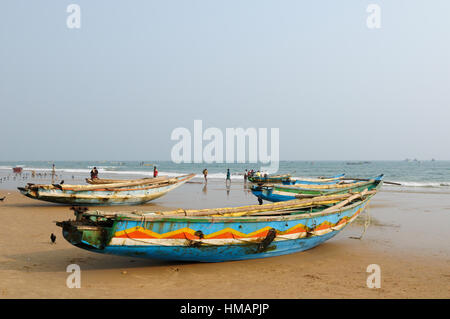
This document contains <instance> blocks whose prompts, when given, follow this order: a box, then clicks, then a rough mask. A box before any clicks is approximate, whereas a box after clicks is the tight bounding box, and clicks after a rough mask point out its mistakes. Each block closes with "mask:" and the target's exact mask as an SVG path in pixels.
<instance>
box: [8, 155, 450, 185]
mask: <svg viewBox="0 0 450 319" xmlns="http://www.w3.org/2000/svg"><path fill="white" fill-rule="evenodd" d="M53 163H54V164H55V168H56V173H57V174H58V177H59V178H69V179H73V180H76V181H84V178H86V177H89V172H90V170H91V169H92V168H93V167H94V166H96V167H97V168H98V170H99V177H103V178H124V179H125V178H137V177H146V176H152V175H153V165H156V166H157V168H158V171H159V175H168V176H178V175H182V174H188V173H195V174H197V176H196V178H197V179H202V178H203V175H202V171H203V169H204V168H207V169H208V179H211V180H217V181H220V180H225V177H226V170H227V168H229V169H230V171H231V179H232V180H234V181H239V180H241V181H242V180H243V174H244V171H245V169H247V170H250V169H255V170H258V169H259V166H258V164H251V163H250V164H249V163H247V164H237V163H235V164H226V163H224V164H215V163H214V164H175V163H173V162H171V161H145V162H142V161H55V162H49V161H8V162H0V182H2V183H1V184H0V188H5V187H6V184H7V183H4V182H5V181H6V180H10V179H11V180H12V179H14V180H17V181H20V180H22V179H25V177H29V176H30V175H31V171H35V173H36V175H39V176H44V175H45V176H46V177H47V174H49V173H50V172H51V169H52V164H53ZM16 166H21V167H23V174H24V176H25V177H23V178H20V177H19V176H15V174H14V173H13V171H12V168H13V167H16ZM279 167H280V168H279V171H278V173H279V174H288V173H289V174H291V175H292V176H293V177H317V176H332V175H337V174H341V173H345V174H346V176H347V177H360V178H368V177H373V176H376V175H379V174H384V175H385V180H386V181H391V182H396V183H400V184H402V186H401V187H395V186H392V187H391V186H389V185H385V186H386V187H387V188H388V189H392V190H396V189H398V190H402V191H408V190H410V191H417V190H421V191H440V192H442V191H443V192H446V191H449V192H450V161H418V160H412V161H411V160H409V161H406V160H405V161H369V162H365V161H364V162H349V161H281V162H280V165H279ZM2 184H3V185H2ZM386 187H384V188H386Z"/></svg>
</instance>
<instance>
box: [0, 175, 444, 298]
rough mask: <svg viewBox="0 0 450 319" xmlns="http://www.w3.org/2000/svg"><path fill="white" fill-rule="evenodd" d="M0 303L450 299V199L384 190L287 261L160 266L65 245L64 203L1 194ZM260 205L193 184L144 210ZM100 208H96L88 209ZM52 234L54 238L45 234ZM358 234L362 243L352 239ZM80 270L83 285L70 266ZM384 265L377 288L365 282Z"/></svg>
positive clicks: (233, 192)
mask: <svg viewBox="0 0 450 319" xmlns="http://www.w3.org/2000/svg"><path fill="white" fill-rule="evenodd" d="M3 196H6V199H5V201H3V202H0V233H1V234H2V235H1V236H0V247H1V249H0V298H449V297H450V245H449V242H450V241H449V239H450V236H449V234H448V231H447V225H449V223H450V196H449V195H448V194H439V193H438V194H434V193H420V192H416V193H405V192H391V191H381V192H380V193H379V194H377V195H376V196H375V197H374V199H373V200H372V202H371V204H370V207H369V210H368V212H369V214H370V217H371V223H370V226H369V227H368V229H367V230H366V231H365V232H364V234H363V231H364V223H365V220H366V218H367V216H368V215H367V214H366V213H365V214H363V215H362V216H360V218H359V219H358V220H356V221H355V223H353V224H352V225H351V226H349V227H347V228H346V229H345V230H344V231H343V232H341V233H340V234H339V235H337V236H336V237H335V238H333V239H331V240H329V241H328V242H326V243H324V244H322V245H320V246H318V247H316V248H313V249H311V250H308V251H305V252H301V253H295V254H291V255H286V256H280V257H272V258H265V259H256V260H247V261H235V262H224V263H186V262H165V261H157V260H146V259H138V258H127V257H118V256H111V255H102V254H96V253H92V252H88V251H84V250H82V249H79V248H76V247H74V246H72V245H70V244H69V243H68V242H66V241H65V239H64V238H63V237H62V235H61V229H60V228H59V227H57V226H56V225H55V221H62V220H67V219H69V218H73V212H72V211H71V210H69V208H68V207H67V206H61V205H57V204H51V203H44V202H40V201H36V200H32V199H28V198H26V197H24V196H22V195H20V194H19V192H18V191H16V190H12V188H11V190H0V197H3ZM250 203H252V204H254V203H256V199H255V197H254V196H253V195H252V194H251V193H248V191H246V190H245V189H244V187H243V184H242V183H233V185H232V187H231V188H230V189H228V190H227V189H226V188H225V185H224V183H222V182H215V183H209V185H208V186H207V187H205V186H204V185H203V184H202V182H200V181H197V182H194V183H189V184H186V185H184V186H183V187H181V188H179V189H176V190H174V191H173V192H171V193H169V194H167V195H166V196H164V197H162V198H160V199H158V200H156V201H154V202H153V203H150V204H147V205H145V206H133V207H124V206H122V207H103V208H101V210H116V211H117V210H135V209H138V210H147V211H151V210H160V209H168V208H174V207H176V208H178V207H184V208H203V207H221V206H237V205H241V204H250ZM95 209H97V208H95V207H92V208H90V210H95ZM51 233H54V234H56V236H57V239H56V243H55V244H52V243H51V242H50V234H51ZM361 234H363V237H362V239H355V237H356V238H357V237H360V236H361ZM69 264H78V265H79V266H80V267H81V288H80V289H70V288H68V287H67V286H66V279H67V276H68V275H69V273H67V272H66V267H67V266H68V265H69ZM370 264H378V265H379V266H380V267H381V288H374V289H369V288H368V287H367V285H366V280H367V277H368V276H369V273H367V272H366V269H367V266H368V265H370Z"/></svg>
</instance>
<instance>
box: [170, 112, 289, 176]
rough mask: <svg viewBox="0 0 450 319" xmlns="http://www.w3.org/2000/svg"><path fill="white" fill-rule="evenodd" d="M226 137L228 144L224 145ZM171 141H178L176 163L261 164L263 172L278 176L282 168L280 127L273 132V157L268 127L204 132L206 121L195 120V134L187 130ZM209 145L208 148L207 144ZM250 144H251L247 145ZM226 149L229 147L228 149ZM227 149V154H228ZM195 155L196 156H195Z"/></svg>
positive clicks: (175, 134)
mask: <svg viewBox="0 0 450 319" xmlns="http://www.w3.org/2000/svg"><path fill="white" fill-rule="evenodd" d="M224 136H225V143H224ZM170 138H171V140H173V141H178V143H176V144H175V145H174V146H173V147H172V152H171V158H172V161H173V162H174V163H177V164H179V163H224V162H226V163H258V162H259V163H261V164H263V165H267V164H268V166H262V167H261V170H263V171H267V172H268V173H269V174H273V173H276V172H277V171H278V167H279V140H280V130H279V128H271V129H270V154H268V152H269V147H268V146H269V145H268V144H269V141H268V129H267V128H258V129H256V128H253V127H251V128H247V129H243V128H227V129H226V130H225V135H224V134H223V132H222V130H220V129H219V128H216V127H210V128H207V129H206V130H204V131H203V122H202V121H201V120H195V121H194V134H191V131H190V130H189V129H187V128H185V127H178V128H176V129H174V130H173V131H172V134H171V136H170ZM204 141H207V142H208V143H207V144H206V145H205V146H204V145H203V142H204ZM247 142H248V143H247ZM224 146H225V148H224ZM224 150H225V154H224ZM192 154H193V157H192Z"/></svg>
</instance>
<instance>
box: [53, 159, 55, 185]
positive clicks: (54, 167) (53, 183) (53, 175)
mask: <svg viewBox="0 0 450 319" xmlns="http://www.w3.org/2000/svg"><path fill="white" fill-rule="evenodd" d="M54 183H55V163H53V166H52V184H54Z"/></svg>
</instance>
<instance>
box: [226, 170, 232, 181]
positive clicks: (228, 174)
mask: <svg viewBox="0 0 450 319" xmlns="http://www.w3.org/2000/svg"><path fill="white" fill-rule="evenodd" d="M228 181H230V183H231V174H230V169H229V168H227V179H226V181H225V182H226V183H227V184H228Z"/></svg>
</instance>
